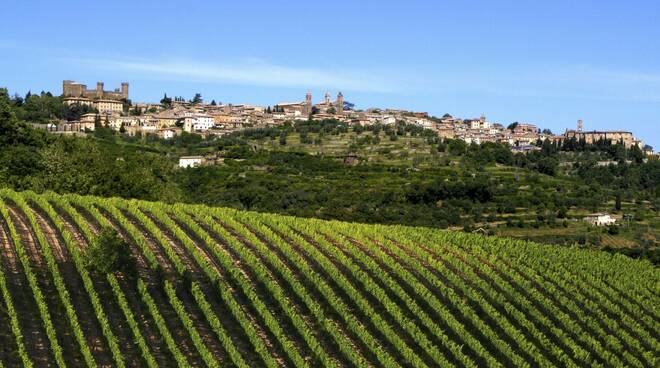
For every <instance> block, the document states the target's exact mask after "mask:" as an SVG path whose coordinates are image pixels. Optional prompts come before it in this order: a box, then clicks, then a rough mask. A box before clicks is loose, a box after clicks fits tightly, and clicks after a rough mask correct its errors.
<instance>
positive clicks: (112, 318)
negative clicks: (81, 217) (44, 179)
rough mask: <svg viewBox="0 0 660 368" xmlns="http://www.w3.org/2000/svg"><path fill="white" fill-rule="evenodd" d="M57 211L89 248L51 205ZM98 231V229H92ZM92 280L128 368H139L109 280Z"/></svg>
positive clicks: (78, 233)
mask: <svg viewBox="0 0 660 368" xmlns="http://www.w3.org/2000/svg"><path fill="white" fill-rule="evenodd" d="M51 205H52V206H53V208H54V209H55V211H56V212H57V213H58V215H60V217H61V219H62V221H63V222H64V226H65V227H66V229H67V230H68V231H69V233H70V234H71V235H72V237H73V238H74V239H75V240H76V243H77V244H78V245H79V246H80V247H81V249H85V248H86V247H87V246H88V243H89V239H86V238H85V237H84V236H83V233H82V231H81V230H80V229H79V228H78V226H77V225H76V224H74V221H73V220H72V219H71V217H70V216H69V215H68V214H67V213H65V211H63V210H62V209H60V208H59V207H57V206H56V205H55V204H53V203H51ZM90 225H91V226H90V227H92V228H93V227H94V226H93V224H90ZM92 230H93V231H94V230H98V229H92ZM90 277H91V278H92V283H93V284H94V289H95V290H96V292H97V294H98V296H99V299H100V300H101V303H102V304H103V311H104V312H105V314H106V316H107V318H108V321H109V322H110V328H111V329H112V332H113V333H114V334H115V337H116V338H117V341H118V343H119V345H120V349H121V353H122V355H123V357H124V362H125V364H126V366H127V367H139V366H141V365H142V364H143V362H142V360H141V357H140V352H139V351H138V350H137V349H136V346H135V344H134V343H133V336H132V333H131V330H130V327H129V326H128V324H127V323H126V318H125V317H124V314H123V313H122V311H121V308H120V307H119V305H117V302H116V298H115V296H114V295H113V293H112V289H111V287H110V284H109V283H108V282H107V279H106V278H105V277H103V276H102V275H94V274H93V273H91V274H90Z"/></svg>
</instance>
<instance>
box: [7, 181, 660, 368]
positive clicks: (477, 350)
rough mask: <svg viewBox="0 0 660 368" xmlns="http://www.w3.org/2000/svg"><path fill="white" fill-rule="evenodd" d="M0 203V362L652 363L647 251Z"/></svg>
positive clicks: (165, 209) (254, 218)
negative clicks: (638, 255)
mask: <svg viewBox="0 0 660 368" xmlns="http://www.w3.org/2000/svg"><path fill="white" fill-rule="evenodd" d="M0 197H1V199H2V200H1V201H0V225H1V226H0V228H1V231H0V240H1V244H2V253H1V256H2V257H1V261H2V263H1V266H2V267H1V268H0V270H1V272H0V292H1V294H2V300H1V305H2V307H1V308H0V334H1V335H0V341H2V344H0V363H2V365H4V366H20V365H24V366H35V367H49V366H70V367H78V366H131V367H133V366H151V367H165V366H177V365H178V366H210V367H216V366H223V367H224V366H240V367H260V366H268V367H276V366H308V367H318V366H378V367H386V366H392V367H393V366H413V367H432V366H471V367H486V366H487V367H514V366H515V367H525V366H527V367H550V366H612V367H621V366H635V367H654V366H657V365H658V356H660V343H659V341H658V334H657V331H660V311H659V310H658V308H657V307H658V305H660V288H659V285H660V271H659V270H658V268H656V267H654V266H652V265H651V264H650V263H649V262H648V261H638V260H632V259H630V258H627V257H624V256H621V255H612V254H608V253H605V252H599V251H593V250H583V249H576V248H569V247H555V246H547V245H540V244H536V243H530V242H523V241H514V240H510V239H501V238H497V237H482V236H479V235H473V234H466V233H459V232H449V231H443V230H435V229H429V228H421V227H404V226H384V225H362V224H354V223H347V222H337V221H323V220H315V219H301V218H295V217H288V216H282V215H270V214H258V213H254V212H246V211H237V210H232V209H225V208H212V207H205V206H201V205H179V204H176V205H166V204H162V203H157V202H145V201H136V200H119V199H102V198H96V197H84V196H77V195H64V196H58V195H54V194H46V195H36V194H33V193H32V192H23V193H17V192H13V191H9V190H2V191H0ZM99 234H103V235H102V236H100V235H99ZM114 234H118V236H119V237H116V238H115V237H113V236H115V235H114ZM108 239H109V240H108ZM113 239H114V240H113ZM122 239H123V240H124V241H125V242H126V244H127V245H128V247H127V248H125V249H127V252H129V253H130V254H131V255H132V259H133V261H131V260H130V259H131V257H127V254H126V252H124V253H121V249H124V248H119V247H120V245H119V244H120V243H122ZM108 244H114V245H112V246H116V247H115V248H112V247H111V246H110V245H108ZM89 249H92V250H93V251H92V250H89ZM113 249H114V250H117V249H119V250H120V252H119V254H117V252H114V253H113V252H112V250H113ZM94 252H101V253H94ZM104 252H108V253H104ZM98 254H108V255H109V256H108V257H105V258H104V257H103V256H101V257H99V256H98ZM113 257H117V258H116V259H115V258H113ZM116 260H118V261H116ZM103 267H115V268H108V269H107V270H108V271H102V270H103V269H104V268H103ZM104 272H105V273H104ZM653 331H656V332H653Z"/></svg>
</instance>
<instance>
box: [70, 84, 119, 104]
mask: <svg viewBox="0 0 660 368" xmlns="http://www.w3.org/2000/svg"><path fill="white" fill-rule="evenodd" d="M62 95H63V96H64V97H86V98H92V99H105V100H121V99H128V83H126V82H123V83H122V84H121V89H120V88H115V90H114V91H105V90H104V89H103V82H96V89H87V85H85V84H82V83H78V82H74V81H71V80H65V81H62Z"/></svg>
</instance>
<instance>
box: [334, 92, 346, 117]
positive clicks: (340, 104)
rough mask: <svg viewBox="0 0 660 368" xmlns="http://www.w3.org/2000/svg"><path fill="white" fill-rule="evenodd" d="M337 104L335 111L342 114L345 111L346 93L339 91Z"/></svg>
mask: <svg viewBox="0 0 660 368" xmlns="http://www.w3.org/2000/svg"><path fill="white" fill-rule="evenodd" d="M336 103H337V105H336V106H335V111H336V112H337V114H339V115H341V114H343V113H344V95H343V94H342V93H341V92H339V93H337V102H336Z"/></svg>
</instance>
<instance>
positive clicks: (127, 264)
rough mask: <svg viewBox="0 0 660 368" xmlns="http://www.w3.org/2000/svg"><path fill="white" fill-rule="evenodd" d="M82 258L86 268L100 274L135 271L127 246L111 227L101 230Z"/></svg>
mask: <svg viewBox="0 0 660 368" xmlns="http://www.w3.org/2000/svg"><path fill="white" fill-rule="evenodd" d="M84 257H85V264H86V265H87V267H88V268H90V269H92V270H94V271H97V272H99V273H102V274H108V273H112V272H115V271H129V272H131V271H134V270H135V261H134V259H133V258H132V256H131V250H130V248H129V245H128V244H127V243H126V241H124V239H122V238H121V237H120V236H119V235H118V234H117V231H116V230H114V229H113V228H111V227H104V228H103V229H101V231H100V232H99V234H98V235H97V236H96V238H95V239H94V240H93V241H92V244H91V245H90V246H89V247H88V248H87V249H86V250H85V254H84Z"/></svg>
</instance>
